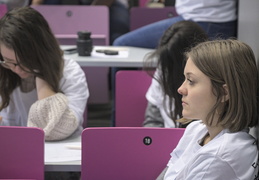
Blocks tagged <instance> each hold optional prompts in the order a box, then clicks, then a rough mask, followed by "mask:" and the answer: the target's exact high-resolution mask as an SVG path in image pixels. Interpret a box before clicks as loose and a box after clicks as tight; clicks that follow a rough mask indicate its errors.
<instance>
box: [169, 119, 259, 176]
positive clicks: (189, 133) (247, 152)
mask: <svg viewBox="0 0 259 180" xmlns="http://www.w3.org/2000/svg"><path fill="white" fill-rule="evenodd" d="M207 132H208V131H207V128H206V126H205V125H204V124H202V123H201V121H195V122H192V123H191V124H189V125H188V126H187V128H186V131H185V133H184V135H183V137H182V138H181V140H180V141H179V144H178V145H177V147H176V148H175V150H174V151H173V152H172V153H171V159H170V160H169V162H168V165H167V166H168V170H167V172H166V174H165V176H164V179H165V180H169V179H170V180H176V179H177V180H178V179H181V180H201V179H202V180H253V179H255V177H256V175H257V173H258V165H257V163H258V151H257V146H256V143H255V139H254V138H253V137H252V136H251V135H249V134H248V133H247V132H246V131H240V132H236V133H230V132H229V131H228V130H223V131H221V132H220V133H219V134H218V135H217V136H216V137H215V138H214V139H213V140H211V141H210V142H209V143H207V144H206V145H204V146H201V145H200V144H199V141H200V140H201V139H202V138H203V137H204V136H205V135H206V133H207Z"/></svg>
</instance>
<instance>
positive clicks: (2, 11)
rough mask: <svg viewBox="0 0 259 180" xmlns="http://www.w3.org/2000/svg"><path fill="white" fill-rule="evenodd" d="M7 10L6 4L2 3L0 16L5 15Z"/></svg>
mask: <svg viewBox="0 0 259 180" xmlns="http://www.w3.org/2000/svg"><path fill="white" fill-rule="evenodd" d="M6 12H7V6H6V4H0V18H1V17H3V16H4V14H5V13H6Z"/></svg>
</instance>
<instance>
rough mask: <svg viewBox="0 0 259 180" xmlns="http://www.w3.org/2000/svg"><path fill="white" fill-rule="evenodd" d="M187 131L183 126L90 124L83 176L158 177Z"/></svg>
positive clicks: (86, 179) (90, 179)
mask: <svg viewBox="0 0 259 180" xmlns="http://www.w3.org/2000/svg"><path fill="white" fill-rule="evenodd" d="M183 132H184V129H179V128H145V127H127V128H126V127H106V128H105V127H104V128H86V129H85V130H84V131H83V133H82V165H81V179H82V180H96V179H123V180H132V179H134V180H151V179H156V177H157V176H158V175H159V174H160V173H161V172H162V170H163V169H164V168H165V167H166V165H167V162H168V161H169V159H170V153H171V152H172V151H173V149H174V148H175V147H176V145H177V144H178V141H179V139H180V138H181V137H182V135H183Z"/></svg>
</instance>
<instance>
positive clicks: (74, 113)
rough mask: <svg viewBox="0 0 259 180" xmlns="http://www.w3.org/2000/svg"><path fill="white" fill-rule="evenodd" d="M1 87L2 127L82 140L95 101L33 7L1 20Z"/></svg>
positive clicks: (78, 70) (48, 137) (49, 138)
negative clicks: (85, 116) (90, 101)
mask: <svg viewBox="0 0 259 180" xmlns="http://www.w3.org/2000/svg"><path fill="white" fill-rule="evenodd" d="M0 86H1V88H0V97H1V98H0V116H1V117H2V124H1V125H2V126H29V127H38V128H42V129H43V130H44V132H45V140H47V141H53V140H62V139H65V138H67V137H69V136H72V135H80V133H81V131H82V122H83V113H84V110H85V107H86V103H87V99H88V97H89V92H88V86H87V82H86V78H85V74H84V72H83V71H82V69H81V67H80V66H79V65H78V64H77V63H76V62H75V61H74V60H72V59H63V51H62V50H61V49H60V47H59V44H58V42H57V40H56V39H55V37H54V35H53V33H52V32H51V30H50V27H49V25H48V23H47V21H46V20H45V19H44V18H43V16H42V15H41V14H40V13H38V12H37V11H36V10H34V9H32V8H30V7H22V8H17V9H14V10H11V11H9V12H8V13H6V14H5V15H4V16H3V17H2V18H1V19H0Z"/></svg>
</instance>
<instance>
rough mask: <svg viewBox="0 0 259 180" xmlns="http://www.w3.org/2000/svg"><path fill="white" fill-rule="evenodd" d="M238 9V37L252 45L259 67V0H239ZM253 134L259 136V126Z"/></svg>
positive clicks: (253, 130)
mask: <svg viewBox="0 0 259 180" xmlns="http://www.w3.org/2000/svg"><path fill="white" fill-rule="evenodd" d="M238 11H239V12H238V39H239V40H241V41H243V42H245V43H247V44H248V45H250V46H251V48H252V49H253V51H254V53H255V56H256V59H257V67H259V0H239V9H238ZM258 69H259V68H258ZM251 134H252V135H253V136H255V137H256V136H257V138H259V128H258V127H257V129H252V131H251Z"/></svg>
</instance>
